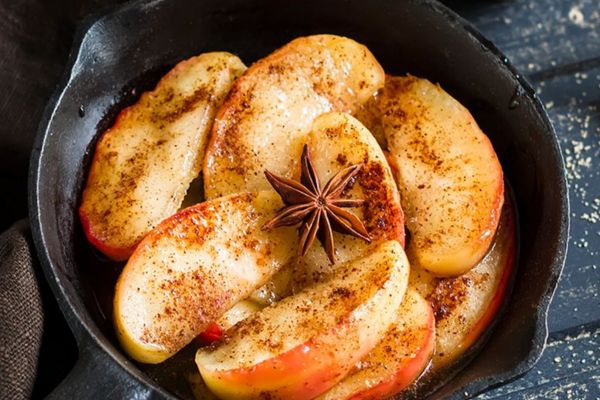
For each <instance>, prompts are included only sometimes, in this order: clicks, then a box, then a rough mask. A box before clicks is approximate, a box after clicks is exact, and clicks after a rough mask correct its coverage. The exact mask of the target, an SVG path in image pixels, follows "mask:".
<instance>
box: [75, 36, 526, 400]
mask: <svg viewBox="0 0 600 400" xmlns="http://www.w3.org/2000/svg"><path fill="white" fill-rule="evenodd" d="M215 59H218V60H219V62H218V63H217V62H216V61H214V60H215ZM203 60H204V61H203ZM201 61H202V62H201ZM211 62H214V63H215V65H212V64H211ZM217 82H218V84H217ZM207 91H208V92H210V93H211V95H210V96H209V98H210V100H209V101H205V100H202V99H204V97H202V99H198V100H197V101H196V100H191V98H188V97H189V96H192V97H194V95H193V93H199V92H202V93H205V92H207ZM167 92H168V93H167ZM169 93H171V94H169ZM186 96H188V97H186ZM161 99H162V100H161ZM194 99H195V97H194ZM173 109H178V110H181V111H180V112H178V113H177V116H176V117H173V118H167V116H170V115H174V114H173V113H172V112H169V111H170V110H173ZM157 141H158V142H161V143H162V144H166V143H170V145H169V146H171V145H172V146H171V147H169V149H166V148H162V147H161V145H157V143H158V142H157ZM155 142H156V143H155ZM207 142H208V145H205V144H206V143H207ZM110 160H113V161H110ZM200 166H203V168H202V171H203V184H204V189H205V193H206V198H207V199H206V200H205V201H203V200H204V199H201V198H198V197H196V198H194V197H193V196H192V195H188V199H186V203H188V202H189V203H191V204H193V205H192V206H191V207H187V208H184V209H181V210H179V211H177V208H178V207H181V204H182V202H183V193H185V192H186V190H187V187H188V186H189V184H190V182H191V181H192V180H193V179H194V178H195V177H196V176H197V174H198V173H199V171H200ZM175 172H176V173H175ZM163 180H165V184H164V185H162V181H163ZM197 184H199V183H198V181H194V183H192V185H197ZM161 185H162V186H161ZM162 189H164V190H162ZM148 190H153V191H154V192H156V195H153V196H150V198H146V197H144V196H143V194H144V193H149V192H148ZM154 192H153V193H154ZM191 192H192V191H190V193H191ZM111 198H114V199H118V201H114V202H113V201H109V200H110V199H111ZM195 203H197V204H195ZM80 215H81V220H82V225H83V227H84V231H85V233H86V235H87V237H88V239H89V240H90V242H91V243H92V245H93V246H95V247H96V248H97V249H99V250H100V251H101V252H103V253H105V254H106V255H107V256H109V257H110V258H112V259H115V260H125V259H127V262H126V264H125V265H124V266H120V265H119V266H117V267H116V268H117V269H120V268H122V271H121V272H120V274H119V277H118V279H117V282H110V283H109V285H111V286H112V285H114V284H116V289H115V290H114V292H113V291H112V290H107V288H106V287H100V286H98V285H102V284H98V283H97V281H98V280H94V281H93V282H92V285H95V286H96V287H94V289H93V290H94V295H95V296H96V297H98V294H99V293H106V292H107V291H108V292H109V293H110V296H111V297H112V303H109V302H106V301H105V298H106V296H103V297H101V299H100V301H101V308H102V312H103V314H104V315H112V321H113V323H114V330H115V332H116V339H117V340H118V341H119V343H120V345H121V346H122V348H123V349H124V350H125V352H126V353H127V354H128V355H129V356H130V357H131V358H133V359H134V360H136V361H137V362H139V363H140V366H141V367H142V369H144V370H145V371H146V372H147V373H148V374H150V375H151V376H152V377H154V378H155V379H156V380H157V381H158V382H159V383H161V384H163V385H165V386H167V387H168V388H170V389H171V390H173V391H174V392H175V393H176V394H178V395H180V396H182V397H190V396H192V395H193V396H195V397H197V398H215V396H216V397H217V398H224V399H259V398H272V399H312V398H319V399H380V398H386V397H393V396H395V395H397V394H399V393H405V394H408V393H409V392H408V391H411V390H414V388H416V387H417V386H418V382H420V379H421V380H428V379H429V378H428V377H430V376H433V375H435V374H436V373H438V374H439V373H440V371H442V372H443V371H447V368H449V367H450V366H456V368H458V367H459V366H458V364H460V360H461V358H462V357H461V355H463V354H465V352H466V351H467V350H469V349H470V348H471V347H472V345H473V343H475V342H476V341H477V339H478V338H479V337H481V335H482V333H483V332H484V331H486V328H487V327H488V326H489V325H490V323H491V322H492V321H493V320H494V317H495V315H496V314H497V311H498V309H499V307H500V304H501V303H502V301H503V299H504V297H505V293H506V288H507V286H508V281H509V278H510V275H511V272H512V270H513V264H514V254H515V224H514V213H513V209H512V206H511V203H510V201H506V202H505V194H504V180H503V175H502V168H501V166H500V163H499V162H498V159H497V157H496V154H495V152H494V149H493V147H492V145H491V143H490V141H489V139H488V138H487V137H486V136H485V134H484V133H483V132H482V131H481V130H480V129H479V127H478V125H477V123H476V122H475V120H474V119H473V117H472V116H471V114H470V113H469V111H468V110H467V109H466V108H464V107H463V106H462V105H461V104H460V103H458V102H457V101H456V100H455V99H453V98H452V97H451V96H450V95H449V94H448V93H446V92H445V91H444V90H443V89H441V87H439V86H438V85H435V84H432V83H431V82H429V81H427V80H425V79H421V78H417V77H413V76H407V77H392V76H386V75H385V74H384V72H383V68H382V67H381V66H380V65H379V63H378V62H377V60H376V59H375V57H374V56H373V54H371V53H370V52H369V50H368V49H367V48H366V47H364V46H362V45H361V44H359V43H357V42H355V41H353V40H351V39H348V38H344V37H339V36H334V35H315V36H308V37H303V38H298V39H295V40H293V41H291V42H290V43H288V44H287V45H285V46H283V47H282V48H280V49H278V50H276V51H275V52H273V53H272V54H270V55H268V56H266V57H265V58H263V59H261V60H259V61H258V62H256V63H255V64H253V65H251V66H250V67H249V68H248V69H245V67H244V66H243V64H242V63H241V62H240V61H239V60H237V58H235V56H232V55H229V54H228V53H209V54H206V55H201V56H198V57H195V58H192V59H190V60H189V61H184V62H182V63H181V64H179V65H178V66H176V67H175V68H174V70H173V71H171V72H169V73H168V74H167V75H166V76H165V78H163V79H162V80H161V82H160V83H159V85H158V86H157V88H156V89H155V90H154V91H153V92H150V93H149V94H144V95H142V97H141V98H140V101H139V102H138V103H137V104H135V105H134V106H132V107H130V108H128V109H126V110H124V111H123V112H122V113H121V115H120V116H119V118H118V119H117V122H116V123H115V126H113V127H112V128H110V129H109V130H108V131H107V132H106V133H104V134H103V136H102V139H101V140H100V142H99V144H98V145H97V148H96V153H95V155H94V159H93V161H92V166H91V170H90V173H89V177H88V183H87V186H86V188H85V190H84V195H83V200H82V204H81V206H80ZM405 231H408V232H410V240H406V245H407V248H406V253H405V250H404V245H405ZM101 267H102V266H98V267H97V268H101ZM90 273H92V274H96V273H95V272H90ZM109 280H110V279H109ZM103 282H106V280H103ZM457 363H458V364H457ZM432 374H433V375H432ZM423 377H424V378H423Z"/></svg>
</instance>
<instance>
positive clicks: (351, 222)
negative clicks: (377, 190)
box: [263, 145, 371, 264]
mask: <svg viewBox="0 0 600 400" xmlns="http://www.w3.org/2000/svg"><path fill="white" fill-rule="evenodd" d="M301 164H302V176H301V179H300V180H301V182H297V181H294V180H292V179H288V178H284V177H282V176H278V175H275V174H273V173H271V172H269V171H265V176H266V177H267V179H268V181H269V182H270V183H271V185H272V186H273V188H274V189H275V190H276V191H277V193H279V195H280V196H281V198H282V200H283V202H284V203H285V205H286V206H285V207H284V208H282V209H281V210H279V211H278V212H277V214H276V215H275V217H274V218H273V219H272V220H270V221H269V222H267V223H266V224H265V225H264V227H263V229H267V230H269V229H273V228H277V227H279V226H292V225H296V224H298V223H302V224H301V225H300V233H299V234H300V238H299V243H298V253H299V254H300V255H302V256H304V255H305V254H306V252H307V251H308V249H309V248H310V246H311V245H312V243H313V242H314V240H315V237H318V238H319V240H320V242H321V244H322V245H323V247H324V248H325V252H326V253H327V257H329V261H330V262H331V263H332V264H333V263H335V247H334V246H335V244H334V241H333V231H336V232H340V233H345V234H350V235H353V236H356V237H359V238H362V239H364V240H366V241H367V242H370V241H371V238H370V236H369V232H367V229H366V228H365V226H364V224H363V223H362V221H361V220H360V219H359V218H358V217H356V216H355V215H354V214H352V213H350V212H348V211H346V210H344V207H358V206H360V205H362V204H363V203H364V200H361V199H344V198H341V197H340V196H341V195H342V192H343V191H344V189H345V188H346V187H347V186H348V185H349V184H350V182H352V181H353V180H354V177H355V176H356V174H358V172H359V171H360V169H361V168H362V164H356V165H351V166H349V167H346V168H344V169H342V170H341V171H339V172H338V173H337V174H335V175H334V176H333V178H331V179H330V180H329V182H327V184H326V185H325V186H324V187H323V189H321V183H320V182H319V177H318V176H317V173H316V172H315V168H314V167H313V164H312V161H311V156H310V151H309V149H308V146H307V145H304V148H303V149H302V159H301Z"/></svg>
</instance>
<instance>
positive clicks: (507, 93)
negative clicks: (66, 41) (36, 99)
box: [30, 0, 569, 399]
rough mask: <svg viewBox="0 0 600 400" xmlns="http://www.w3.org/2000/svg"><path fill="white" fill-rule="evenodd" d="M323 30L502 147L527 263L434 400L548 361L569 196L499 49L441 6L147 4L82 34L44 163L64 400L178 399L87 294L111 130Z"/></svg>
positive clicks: (37, 165)
mask: <svg viewBox="0 0 600 400" xmlns="http://www.w3.org/2000/svg"><path fill="white" fill-rule="evenodd" d="M314 33H335V34H340V35H346V36H349V37H351V38H354V39H356V40H358V41H359V42H362V43H364V44H366V45H367V46H368V47H369V48H370V49H371V51H372V52H373V53H374V54H375V55H376V57H377V58H378V59H379V61H380V62H381V63H382V64H383V66H384V68H385V69H386V71H387V72H388V73H392V74H400V73H405V72H411V73H412V74H416V75H421V76H424V77H427V78H429V79H430V80H432V81H436V82H440V83H441V84H442V85H443V86H444V88H445V89H446V90H448V91H449V92H450V93H451V94H452V95H454V96H455V97H457V98H458V99H459V100H460V101H462V102H463V103H464V104H466V105H467V106H468V107H469V108H470V110H471V111H472V112H473V113H474V115H475V117H476V119H477V121H478V122H479V123H480V125H481V126H482V128H483V130H484V131H485V132H486V133H487V134H488V135H489V136H490V138H491V140H492V142H493V144H494V147H495V148H496V151H497V152H498V154H499V156H500V159H501V162H502V165H503V167H504V171H505V175H506V177H507V179H508V181H509V182H510V184H511V185H512V187H513V189H514V192H515V199H516V203H517V207H518V211H519V216H518V222H519V225H520V242H519V246H520V254H519V265H518V271H517V274H516V276H515V280H514V282H515V284H514V289H513V291H512V296H511V297H510V299H509V301H508V302H507V304H506V307H505V309H504V313H503V315H502V317H501V319H500V320H499V322H498V323H497V326H496V329H495V330H494V331H493V333H492V334H491V336H490V337H489V340H488V341H487V342H486V343H485V346H484V347H483V349H482V351H481V352H480V353H479V354H478V355H477V356H476V357H475V358H474V360H473V361H472V362H471V363H470V364H468V366H467V367H466V368H465V369H463V370H462V371H461V372H460V373H459V374H458V375H457V376H456V377H455V378H454V379H452V380H451V381H450V382H448V383H447V384H446V385H445V386H443V387H442V388H441V389H439V390H438V391H437V392H436V394H435V395H434V397H438V396H439V397H443V396H448V397H450V398H459V397H460V398H465V397H468V396H472V395H474V394H476V393H479V392H482V391H484V390H486V389H488V388H491V387H493V386H497V385H500V384H503V383H505V382H507V381H509V380H511V379H514V378H516V377H518V376H520V375H522V374H524V373H525V372H526V371H528V370H529V369H530V368H531V367H532V366H533V364H534V363H535V362H536V361H537V359H538V358H539V356H540V354H541V352H542V350H543V348H544V344H545V339H546V336H547V328H546V313H547V308H548V304H549V302H550V299H551V297H552V294H553V291H554V288H555V286H556V283H557V280H558V278H559V276H560V272H561V269H562V266H563V263H564V258H565V252H566V248H567V237H568V215H569V213H568V200H567V187H566V182H565V177H564V167H563V161H562V158H561V155H560V151H559V146H558V143H557V140H556V137H555V134H554V132H553V130H552V126H551V124H550V122H549V121H548V117H547V115H546V113H545V112H544V110H543V108H542V105H541V104H540V102H539V101H538V100H537V99H536V97H535V93H534V91H533V90H532V88H531V87H530V85H529V84H528V83H527V82H526V81H525V80H524V79H523V78H522V77H521V76H520V75H518V74H517V73H516V72H515V70H514V69H513V68H512V66H511V65H510V63H509V62H508V60H507V59H506V58H505V57H504V56H503V55H502V54H501V53H500V52H499V51H498V49H497V48H496V47H494V45H493V44H491V43H490V42H489V41H488V40H486V39H485V38H483V37H482V36H481V34H479V33H478V32H477V31H476V30H475V29H474V28H473V27H472V26H471V25H469V24H468V23H467V22H466V21H464V20H463V19H461V18H460V17H458V16H457V15H456V14H454V13H453V12H451V11H450V10H448V9H447V8H445V7H444V6H442V5H440V4H439V3H437V2H435V1H433V0H421V1H389V0H387V1H386V0H376V1H373V0H371V1H364V0H335V1H327V2H324V1H322V0H303V1H301V2H300V1H296V2H287V3H286V2H281V1H279V0H260V1H248V0H205V1H184V0H158V1H150V2H148V1H135V2H133V3H129V4H128V5H125V6H123V7H121V8H119V9H117V10H115V11H114V12H112V13H110V14H107V15H104V16H102V17H100V18H98V19H96V20H95V21H89V22H88V23H87V24H85V25H84V26H83V27H82V29H81V30H80V32H79V35H78V39H77V40H76V44H75V47H74V50H73V53H72V55H71V63H70V67H69V69H68V71H67V73H66V76H65V78H64V82H63V83H62V85H61V87H60V89H59V91H58V92H57V93H56V94H55V95H54V97H53V98H52V100H51V101H50V104H49V105H48V107H47V109H46V113H45V115H44V118H43V120H42V122H41V125H40V131H39V134H38V137H37V142H36V145H35V148H34V151H33V155H32V163H31V177H30V214H31V223H32V229H33V233H34V238H35V244H36V247H37V250H38V253H39V256H40V259H41V261H42V265H43V267H44V271H45V273H46V277H47V279H48V280H49V281H50V284H51V286H52V289H53V290H54V293H55V295H56V297H57V299H58V301H59V303H60V305H61V308H62V311H63V312H64V314H65V316H66V318H67V320H68V322H69V324H70V326H71V329H72V330H73V332H74V334H75V337H76V338H77V341H78V345H79V361H78V362H77V364H76V366H75V368H74V369H73V371H72V372H71V374H70V375H69V376H68V377H67V378H66V379H65V381H64V382H63V383H62V384H61V385H60V386H59V387H58V388H57V389H56V390H55V392H54V393H53V395H52V396H53V397H56V398H88V397H90V398H100V397H107V398H144V399H145V398H171V397H173V395H172V394H170V393H169V392H168V391H167V390H166V389H165V388H163V387H160V386H159V385H158V384H157V383H155V382H154V381H152V380H151V379H150V378H149V377H148V376H147V375H145V374H144V373H142V372H141V371H140V369H139V368H138V367H137V366H136V365H135V364H134V363H133V362H131V361H130V360H129V359H128V358H127V357H126V356H125V355H124V354H123V353H122V352H121V351H120V349H119V348H118V346H116V345H115V342H114V340H113V339H112V338H110V336H111V335H110V334H105V333H104V332H106V330H102V329H100V326H99V325H100V323H101V321H99V320H98V318H97V316H96V315H97V312H96V311H97V307H96V305H95V303H94V301H95V299H93V298H91V296H90V293H89V291H87V290H86V288H85V287H84V285H83V284H82V275H81V274H82V273H81V268H82V266H81V265H78V264H77V262H78V261H79V260H80V259H79V258H78V253H79V252H81V251H82V246H86V243H85V241H84V240H82V239H81V238H82V237H83V233H82V232H81V228H80V226H79V223H78V220H77V218H76V208H77V205H78V201H79V196H80V192H81V187H82V183H83V181H84V178H85V173H86V168H87V165H88V161H89V157H88V156H89V154H90V152H91V150H92V149H93V145H94V143H95V139H97V136H98V133H99V132H100V131H101V130H102V129H104V128H106V127H107V126H109V124H110V123H111V118H112V117H113V116H114V111H115V110H118V109H120V108H121V107H123V106H124V105H127V104H130V103H131V102H133V101H134V100H135V98H136V96H139V92H140V91H141V90H145V89H148V88H151V87H152V85H153V84H155V83H156V81H157V79H158V77H159V75H160V73H162V72H164V71H166V68H167V67H169V66H172V65H174V64H175V63H176V62H177V61H180V60H182V59H184V58H187V57H190V56H192V55H195V54H198V53H201V52H205V51H213V50H227V51H231V52H233V53H236V54H237V55H239V56H240V57H241V58H242V60H244V61H245V62H246V63H247V64H249V63H250V62H252V61H254V60H256V59H258V58H260V57H262V56H264V55H266V54H268V53H269V52H271V51H272V50H273V49H275V48H277V47H279V46H281V45H282V44H284V43H286V42H287V41H289V40H290V39H292V38H295V37H297V36H301V35H308V34H314Z"/></svg>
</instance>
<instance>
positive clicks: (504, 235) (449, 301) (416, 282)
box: [410, 200, 516, 369]
mask: <svg viewBox="0 0 600 400" xmlns="http://www.w3.org/2000/svg"><path fill="white" fill-rule="evenodd" d="M504 204H505V205H504V208H503V210H502V215H501V218H500V224H499V226H498V230H497V232H496V236H495V238H494V241H493V242H492V245H491V248H490V250H489V252H488V254H486V256H485V257H484V258H483V260H481V262H479V264H478V265H477V266H475V268H473V269H471V270H470V271H469V272H467V273H466V274H464V275H461V276H459V277H456V278H444V279H439V278H435V277H433V276H432V275H431V274H429V273H428V272H427V271H425V270H423V269H422V268H419V267H418V266H417V265H414V264H412V265H411V267H412V271H411V277H410V281H411V287H414V288H415V289H417V290H418V291H419V292H420V293H421V295H423V297H425V298H427V299H428V300H429V301H430V302H431V303H432V306H433V310H434V314H435V316H436V354H435V356H434V358H433V368H434V369H439V368H442V367H444V366H447V365H449V364H450V363H451V362H452V361H454V360H456V359H457V358H458V357H459V356H460V355H461V354H463V353H464V352H465V351H466V350H468V349H469V348H470V347H471V346H472V345H473V343H475V341H476V340H477V339H478V338H479V337H480V336H481V334H482V333H483V332H484V331H485V330H486V329H487V328H488V327H489V325H490V324H491V322H492V321H493V319H494V317H495V316H496V314H497V312H498V310H499V309H500V306H501V305H502V302H503V300H504V297H505V295H506V291H507V287H508V283H509V281H510V277H511V275H512V272H513V269H514V266H515V254H516V231H515V222H514V221H515V219H514V218H515V216H514V211H513V209H512V205H511V203H510V201H509V200H507V201H506V202H505V203H504Z"/></svg>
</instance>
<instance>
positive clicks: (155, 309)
mask: <svg viewBox="0 0 600 400" xmlns="http://www.w3.org/2000/svg"><path fill="white" fill-rule="evenodd" d="M281 206H282V202H281V200H280V198H279V196H278V195H277V194H276V193H275V192H274V191H264V192H259V193H240V194H235V195H231V196H227V197H222V198H219V199H215V200H212V201H207V202H204V203H201V204H198V205H196V206H193V207H190V208H186V209H184V210H182V211H180V212H178V213H177V214H175V215H173V216H172V217H170V218H168V219H167V220H165V221H163V222H162V223H161V224H160V225H159V226H158V227H156V228H155V229H154V230H153V231H152V232H150V233H149V234H148V235H147V236H146V237H145V238H144V239H143V240H142V242H141V243H140V244H139V246H138V247H137V248H136V250H135V252H134V253H133V255H132V256H131V258H130V259H129V262H128V263H127V265H126V266H125V268H124V269H123V272H122V273H121V276H120V277H119V280H118V282H117V287H116V292H115V298H114V321H115V327H116V331H117V336H118V338H119V341H120V342H121V345H122V346H123V348H124V349H125V350H126V351H127V353H128V354H129V355H130V356H131V357H132V358H134V359H135V360H137V361H140V362H144V363H159V362H161V361H164V360H165V359H167V358H168V357H170V356H171V355H173V354H174V353H176V352H177V351H178V350H180V349H182V348H183V347H184V346H185V345H187V344H188V343H189V342H190V341H192V340H193V339H194V338H195V337H196V336H198V334H200V333H201V332H203V331H204V330H205V329H206V328H207V327H208V326H209V324H210V323H212V322H214V321H216V320H217V318H219V317H220V316H221V315H222V314H223V313H224V312H225V311H227V310H228V309H230V308H231V307H232V306H233V305H234V304H235V303H237V302H239V301H240V300H242V299H245V298H247V297H248V296H249V295H250V294H251V293H252V292H253V291H254V290H256V288H258V287H260V286H261V285H263V284H264V283H265V282H266V281H267V280H268V279H269V278H270V277H271V275H273V273H275V272H276V271H277V270H278V269H279V268H280V267H281V266H283V265H284V264H286V263H289V262H290V261H291V259H292V258H293V256H294V255H295V252H296V240H297V239H296V232H295V231H294V229H293V228H281V229H278V230H277V231H273V232H266V231H264V230H262V226H263V224H264V223H265V222H266V221H267V220H269V219H270V218H271V217H272V216H273V214H274V213H275V212H276V211H277V209H279V208H280V207H281Z"/></svg>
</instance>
